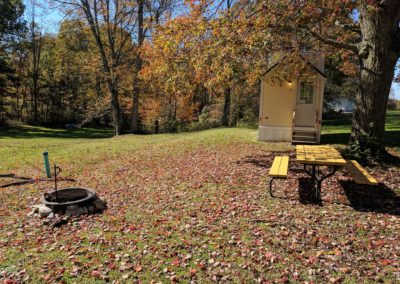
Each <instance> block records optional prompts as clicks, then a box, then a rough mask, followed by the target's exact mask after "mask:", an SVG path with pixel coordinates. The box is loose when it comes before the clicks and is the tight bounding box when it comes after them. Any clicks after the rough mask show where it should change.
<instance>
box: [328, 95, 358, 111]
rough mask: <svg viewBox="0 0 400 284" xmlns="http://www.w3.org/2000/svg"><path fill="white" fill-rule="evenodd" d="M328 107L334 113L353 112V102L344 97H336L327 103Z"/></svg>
mask: <svg viewBox="0 0 400 284" xmlns="http://www.w3.org/2000/svg"><path fill="white" fill-rule="evenodd" d="M328 106H329V107H330V108H331V109H333V110H334V111H338V112H339V111H342V112H353V109H354V101H353V100H352V99H349V98H346V97H338V98H335V99H334V100H333V101H331V102H328Z"/></svg>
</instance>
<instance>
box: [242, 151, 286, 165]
mask: <svg viewBox="0 0 400 284" xmlns="http://www.w3.org/2000/svg"><path fill="white" fill-rule="evenodd" d="M291 154H292V153H291V152H289V151H280V152H269V153H267V154H265V155H256V156H247V157H245V158H243V159H241V160H239V161H237V162H236V163H237V164H239V165H240V164H252V165H254V166H257V167H260V168H265V169H269V168H270V167H271V165H272V161H273V160H274V158H275V157H276V156H291ZM292 158H293V157H291V159H292Z"/></svg>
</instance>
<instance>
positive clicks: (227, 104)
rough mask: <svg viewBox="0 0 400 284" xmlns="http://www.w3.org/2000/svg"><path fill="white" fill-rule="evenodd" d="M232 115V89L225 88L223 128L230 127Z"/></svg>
mask: <svg viewBox="0 0 400 284" xmlns="http://www.w3.org/2000/svg"><path fill="white" fill-rule="evenodd" d="M230 114H231V88H229V87H228V88H225V90H224V112H223V114H222V119H221V124H222V125H223V126H229V121H230Z"/></svg>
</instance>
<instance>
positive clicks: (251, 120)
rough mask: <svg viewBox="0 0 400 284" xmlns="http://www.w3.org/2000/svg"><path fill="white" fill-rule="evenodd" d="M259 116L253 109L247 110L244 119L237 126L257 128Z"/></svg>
mask: <svg viewBox="0 0 400 284" xmlns="http://www.w3.org/2000/svg"><path fill="white" fill-rule="evenodd" d="M257 125H258V124H257V116H256V114H255V113H254V111H253V110H252V109H246V110H245V111H244V112H243V117H242V118H241V119H240V120H239V121H238V123H237V126H244V127H257Z"/></svg>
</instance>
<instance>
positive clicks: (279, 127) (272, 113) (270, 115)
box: [258, 81, 297, 141]
mask: <svg viewBox="0 0 400 284" xmlns="http://www.w3.org/2000/svg"><path fill="white" fill-rule="evenodd" d="M296 88H297V85H296V83H295V82H294V83H289V82H283V83H282V84H279V85H278V84H277V85H274V86H271V85H269V84H267V83H266V82H265V81H263V82H262V85H261V100H260V119H259V121H260V123H259V132H258V133H259V135H258V136H259V137H258V138H259V140H261V141H291V137H292V114H293V109H294V107H295V101H296V91H295V90H296Z"/></svg>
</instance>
